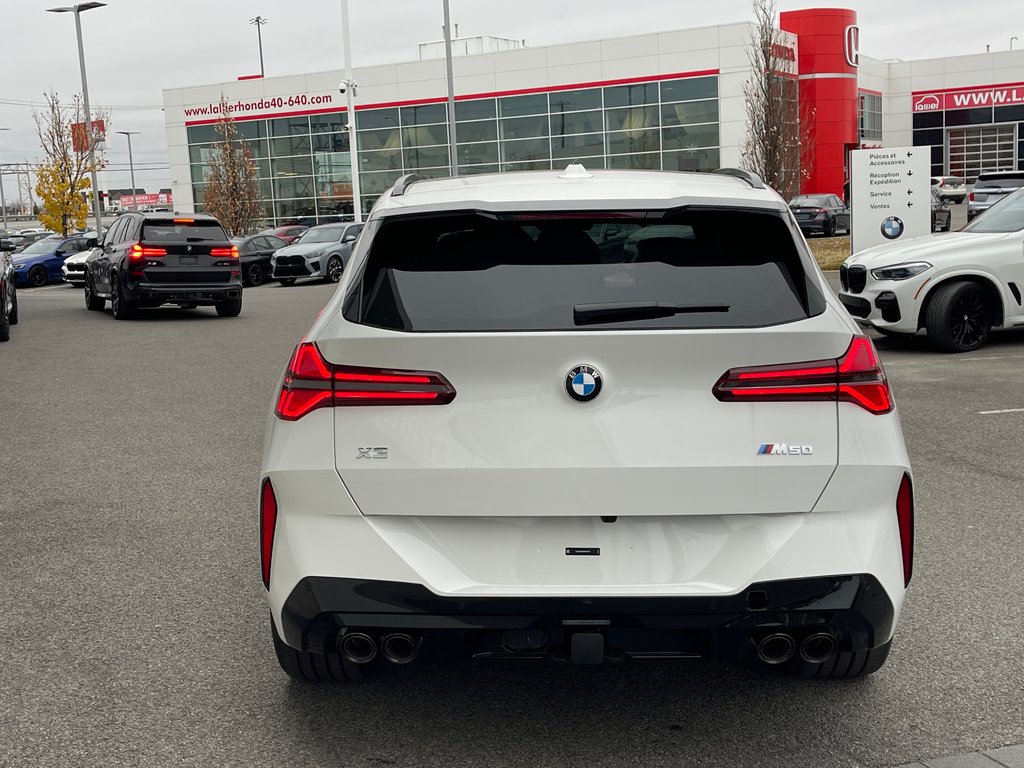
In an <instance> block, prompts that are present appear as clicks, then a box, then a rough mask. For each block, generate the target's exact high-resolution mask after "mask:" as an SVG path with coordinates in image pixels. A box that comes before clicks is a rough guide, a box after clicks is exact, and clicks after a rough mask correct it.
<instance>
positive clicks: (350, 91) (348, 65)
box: [341, 0, 363, 224]
mask: <svg viewBox="0 0 1024 768" xmlns="http://www.w3.org/2000/svg"><path fill="white" fill-rule="evenodd" d="M341 37H342V41H341V44H342V46H343V47H344V49H345V80H344V81H343V84H344V86H345V120H346V128H347V129H348V152H349V161H348V162H349V175H350V176H351V177H352V213H353V216H354V218H355V222H356V224H360V223H362V221H363V205H362V201H361V200H360V199H359V156H358V152H357V148H356V108H355V101H354V99H355V95H356V82H355V80H353V79H352V45H351V40H350V39H349V31H348V0H341Z"/></svg>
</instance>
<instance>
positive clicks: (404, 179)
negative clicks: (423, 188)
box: [391, 173, 426, 197]
mask: <svg viewBox="0 0 1024 768" xmlns="http://www.w3.org/2000/svg"><path fill="white" fill-rule="evenodd" d="M424 179H426V176H421V175H420V174H418V173H407V174H405V176H400V177H399V179H398V181H396V182H395V186H393V187H392V188H391V196H392V197H401V196H402V195H404V194H405V191H406V190H407V189H408V188H409V187H411V186H412V185H413V184H415V183H416V182H417V181H423V180H424Z"/></svg>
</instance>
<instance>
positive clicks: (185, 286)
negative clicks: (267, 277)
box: [85, 213, 242, 320]
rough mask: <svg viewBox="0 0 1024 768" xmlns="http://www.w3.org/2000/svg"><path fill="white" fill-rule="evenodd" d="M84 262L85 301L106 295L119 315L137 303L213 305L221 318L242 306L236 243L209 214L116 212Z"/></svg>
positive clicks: (95, 305) (99, 304)
mask: <svg viewBox="0 0 1024 768" xmlns="http://www.w3.org/2000/svg"><path fill="white" fill-rule="evenodd" d="M87 245H88V247H91V248H92V249H93V251H92V253H90V254H89V257H88V259H86V262H85V306H86V307H88V308H89V309H91V310H94V311H99V310H102V309H103V306H104V304H105V303H106V301H107V299H110V308H111V310H113V314H114V317H115V318H117V319H118V320H126V319H129V318H131V317H133V316H134V315H135V313H136V310H138V309H139V308H140V307H156V306H159V305H161V304H178V305H180V306H182V307H186V308H191V307H198V306H213V307H216V308H217V314H218V315H220V316H221V317H235V316H236V315H238V313H239V312H241V311H242V272H241V269H240V267H239V261H238V248H237V247H236V246H235V244H234V243H232V242H231V241H230V240H229V239H228V236H227V234H226V233H225V232H224V230H223V228H222V227H221V225H220V222H218V221H217V219H215V218H214V217H213V216H208V215H206V214H200V213H196V214H188V215H178V214H171V213H128V214H125V215H123V216H120V217H118V219H117V221H116V222H115V223H114V224H113V225H112V226H111V227H110V229H108V230H107V232H106V234H105V235H104V236H103V241H102V242H101V243H97V242H96V241H95V240H90V241H89V242H88V244H87Z"/></svg>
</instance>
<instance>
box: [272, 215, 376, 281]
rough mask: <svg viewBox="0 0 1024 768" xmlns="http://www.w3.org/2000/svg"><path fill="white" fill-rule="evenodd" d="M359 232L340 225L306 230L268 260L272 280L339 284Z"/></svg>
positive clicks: (351, 226)
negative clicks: (305, 279)
mask: <svg viewBox="0 0 1024 768" xmlns="http://www.w3.org/2000/svg"><path fill="white" fill-rule="evenodd" d="M362 228H363V225H362V224H344V223H342V224H321V225H320V226H318V227H313V228H312V229H307V230H306V231H305V232H303V233H302V236H301V237H299V238H298V239H297V240H295V241H294V242H293V243H292V244H291V245H288V246H285V247H284V248H281V249H280V250H278V251H276V252H275V253H274V255H273V256H271V257H270V274H271V277H272V278H273V279H274V280H277V282H279V283H281V285H294V284H295V281H296V279H298V278H300V277H316V278H321V279H323V280H327V281H329V282H332V283H336V282H338V281H339V280H340V279H341V275H342V272H344V270H345V264H346V263H347V262H348V258H349V256H350V255H351V253H352V245H353V244H354V243H355V241H356V238H357V237H359V232H360V231H361V230H362Z"/></svg>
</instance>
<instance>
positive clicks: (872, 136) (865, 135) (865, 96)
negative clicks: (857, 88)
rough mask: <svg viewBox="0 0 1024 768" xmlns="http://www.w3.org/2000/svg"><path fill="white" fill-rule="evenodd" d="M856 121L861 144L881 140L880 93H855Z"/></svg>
mask: <svg viewBox="0 0 1024 768" xmlns="http://www.w3.org/2000/svg"><path fill="white" fill-rule="evenodd" d="M857 106H858V109H857V122H858V127H859V129H860V142H861V144H875V143H880V142H881V141H882V94H880V93H865V92H863V91H862V92H861V93H859V94H857Z"/></svg>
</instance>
